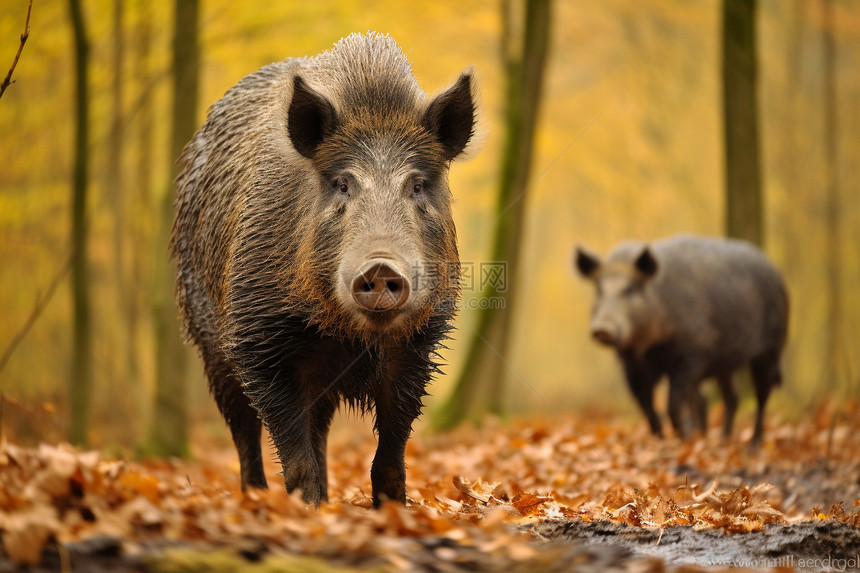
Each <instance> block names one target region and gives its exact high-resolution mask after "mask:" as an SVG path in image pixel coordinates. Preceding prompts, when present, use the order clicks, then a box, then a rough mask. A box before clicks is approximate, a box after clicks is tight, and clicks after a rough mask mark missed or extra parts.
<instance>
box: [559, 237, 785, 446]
mask: <svg viewBox="0 0 860 573" xmlns="http://www.w3.org/2000/svg"><path fill="white" fill-rule="evenodd" d="M576 267H577V268H578V270H579V272H580V273H581V274H582V275H583V276H584V277H586V278H588V279H590V280H592V281H593V282H594V283H595V286H596V287H597V296H596V298H595V301H594V306H593V309H592V314H591V334H592V336H593V337H594V338H595V340H597V341H598V342H601V343H603V344H606V345H609V346H611V347H614V348H615V349H616V351H617V352H618V357H619V358H620V360H621V363H622V365H623V367H624V371H625V374H626V377H627V382H628V384H629V386H630V389H631V391H632V392H633V394H634V396H635V398H636V400H637V402H638V403H639V405H640V406H641V408H642V410H643V412H644V413H645V415H646V417H647V418H648V422H649V424H650V425H651V430H652V431H653V432H654V433H655V434H657V435H661V424H660V419H659V418H658V416H657V414H656V412H655V411H654V405H653V391H654V385H655V384H656V383H657V382H658V381H659V379H660V377H662V376H663V375H664V374H665V375H667V376H668V378H669V417H670V419H671V421H672V425H673V426H674V428H675V430H676V431H678V432H679V433H680V434H681V435H682V436H684V435H686V434H687V433H689V431H690V430H691V426H692V425H693V424H694V423H695V422H698V423H699V425H700V426H701V427H703V428H704V425H705V422H706V420H705V412H704V400H703V398H702V397H701V394H700V393H699V385H700V382H701V381H702V380H704V379H706V378H716V379H717V382H718V383H719V387H720V390H721V392H722V394H723V399H724V401H725V421H724V426H723V432H724V435H725V436H726V437H728V436H730V435H731V431H732V424H733V420H734V415H735V410H736V409H737V404H738V397H737V393H736V391H735V389H734V386H733V384H732V374H733V373H734V371H735V370H737V369H739V368H741V367H742V366H745V365H747V364H748V365H749V366H750V369H751V372H752V379H753V382H754V385H755V391H756V397H757V400H758V409H757V414H756V421H755V433H754V435H753V444H759V443H760V442H761V439H762V423H763V416H764V408H765V404H766V402H767V398H768V396H769V394H770V391H771V389H772V388H773V387H774V386H776V385H779V383H780V382H781V379H782V376H781V371H780V365H779V360H780V355H781V353H782V349H783V347H784V345H785V340H786V335H787V328H788V295H787V293H786V289H785V284H784V283H783V280H782V278H781V277H780V274H779V272H778V271H777V270H776V269H775V268H774V266H773V265H772V264H771V263H770V262H769V261H768V260H767V258H766V257H765V256H764V254H763V253H762V252H761V251H760V250H759V249H757V248H756V247H754V246H752V245H751V244H749V243H746V242H743V241H738V240H732V239H708V238H699V237H693V236H677V237H672V238H669V239H665V240H661V241H656V242H654V243H651V244H642V243H633V242H630V243H622V244H621V245H619V246H617V247H616V248H615V249H614V250H613V251H612V253H611V254H610V255H609V257H608V259H607V260H606V261H605V262H602V261H601V260H600V259H599V258H598V257H597V256H595V255H593V254H591V253H589V252H588V251H586V250H585V249H583V248H582V247H578V248H577V253H576ZM685 410H689V412H685Z"/></svg>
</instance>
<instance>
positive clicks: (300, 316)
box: [171, 34, 477, 505]
mask: <svg viewBox="0 0 860 573" xmlns="http://www.w3.org/2000/svg"><path fill="white" fill-rule="evenodd" d="M476 106H477V104H476V96H475V87H474V85H473V80H472V74H471V72H470V70H466V71H465V72H463V74H462V75H460V77H459V79H458V80H457V81H456V83H455V84H454V85H453V86H452V87H450V88H448V89H447V90H445V91H443V92H441V93H440V94H439V95H438V96H436V97H434V98H426V96H425V94H424V92H423V91H421V89H420V88H419V87H418V84H417V82H416V80H415V78H414V77H413V75H412V70H411V67H410V64H409V62H408V61H407V60H406V57H405V56H404V55H403V53H402V51H401V50H400V48H399V47H398V46H397V45H396V44H395V43H394V41H393V40H391V39H390V38H389V37H387V36H383V35H378V34H368V35H357V34H356V35H351V36H349V37H347V38H345V39H342V40H341V41H340V42H338V43H337V44H335V45H334V47H333V48H332V49H331V50H330V51H327V52H324V53H322V54H320V55H318V56H316V57H313V58H304V59H288V60H285V61H282V62H280V63H275V64H271V65H268V66H265V67H263V68H262V69H260V70H259V71H257V72H254V73H252V74H250V75H249V76H247V77H245V78H244V79H242V80H241V81H240V82H239V83H238V84H237V85H236V86H234V87H233V88H231V89H230V90H229V91H228V92H227V93H226V94H225V95H224V97H222V98H221V99H220V100H219V101H217V102H216V103H215V104H214V105H213V106H212V108H211V109H210V110H209V115H208V118H207V120H206V122H205V124H204V125H203V127H201V128H200V130H199V131H198V132H197V134H196V135H195V136H194V139H192V140H191V142H190V143H189V144H188V145H187V147H186V148H185V150H184V152H183V154H182V157H181V159H180V162H181V167H182V171H181V174H180V175H179V177H178V178H177V182H176V210H177V214H176V221H175V224H174V227H173V235H172V241H171V252H172V255H173V256H174V257H175V258H176V261H177V274H178V276H177V282H176V291H177V298H178V301H179V304H180V306H181V308H182V312H183V314H184V318H185V327H186V331H187V335H188V336H189V338H190V339H191V340H192V341H193V342H194V343H195V344H196V345H197V346H198V348H199V350H200V353H201V355H202V358H203V362H204V365H205V370H206V374H207V376H208V378H209V385H210V389H211V391H212V394H213V395H214V398H215V401H216V402H217V404H218V407H219V409H220V411H221V414H222V415H223V416H224V418H225V420H226V422H227V424H228V425H229V427H230V431H231V432H232V436H233V441H234V443H235V444H236V449H237V450H238V453H239V460H240V463H241V477H242V487H243V489H244V488H248V487H257V488H265V487H266V478H265V476H264V474H263V464H262V456H261V448H260V436H261V420H262V423H263V424H265V425H266V427H267V428H268V430H269V433H270V435H271V438H272V441H273V443H274V445H275V447H276V448H277V452H278V456H279V457H280V461H281V465H282V466H283V476H284V484H285V486H286V489H287V491H289V492H292V491H294V490H297V489H298V490H301V491H302V496H303V499H304V500H305V501H306V502H307V503H310V504H319V502H320V501H321V500H326V499H327V495H328V490H327V484H326V440H327V435H328V430H329V425H330V423H331V419H332V416H333V414H334V412H335V410H336V408H337V407H338V405H339V404H340V402H341V401H345V402H347V403H348V404H349V405H350V406H351V407H357V408H359V409H361V410H362V411H364V412H367V411H370V410H372V409H373V410H374V414H375V423H374V431H375V432H376V433H377V435H378V447H377V450H376V456H375V457H374V459H373V465H372V467H371V471H370V476H371V482H372V484H373V502H374V504H375V505H378V504H379V503H380V502H381V501H382V500H385V499H391V500H398V501H400V502H403V501H405V498H406V487H405V476H406V470H405V466H404V452H405V449H406V441H407V439H408V437H409V434H410V433H411V431H412V423H413V421H414V420H415V418H416V417H417V416H418V415H419V414H420V411H421V409H422V407H423V406H422V398H423V397H424V396H425V395H426V391H425V386H426V385H427V383H428V382H429V381H430V379H431V378H432V376H433V374H434V373H435V372H437V371H438V364H437V362H436V357H437V354H436V351H437V349H438V348H439V347H440V344H441V343H442V342H443V341H444V340H445V339H446V338H448V336H447V333H448V332H449V330H450V328H451V320H452V318H453V316H454V312H455V306H456V301H457V298H458V296H459V276H460V262H459V257H458V254H457V244H456V235H455V229H454V222H453V220H452V215H451V192H450V190H449V188H448V169H449V166H450V163H451V161H452V160H453V159H455V158H457V157H459V156H461V155H462V154H463V152H464V150H465V148H466V146H467V144H468V143H469V142H470V140H472V139H473V133H474V128H475V117H476Z"/></svg>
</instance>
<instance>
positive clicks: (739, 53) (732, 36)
mask: <svg viewBox="0 0 860 573" xmlns="http://www.w3.org/2000/svg"><path fill="white" fill-rule="evenodd" d="M755 24H756V2H755V0H723V106H724V111H725V113H724V125H725V134H726V139H725V149H726V233H727V234H728V235H729V236H730V237H737V238H741V239H746V240H748V241H750V242H752V243H755V244H757V245H762V242H763V240H764V217H763V211H762V196H761V195H762V194H761V168H760V160H759V135H758V131H759V130H758V112H757V107H756V81H757V65H756V45H755V43H756V34H755Z"/></svg>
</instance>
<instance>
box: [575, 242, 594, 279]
mask: <svg viewBox="0 0 860 573" xmlns="http://www.w3.org/2000/svg"><path fill="white" fill-rule="evenodd" d="M576 268H577V269H578V270H579V274H581V275H582V276H584V277H585V278H590V277H592V276H594V273H595V272H596V271H597V269H599V268H600V259H599V258H598V257H596V256H594V255H592V254H591V253H589V252H588V251H586V250H585V249H583V248H582V247H580V246H577V247H576Z"/></svg>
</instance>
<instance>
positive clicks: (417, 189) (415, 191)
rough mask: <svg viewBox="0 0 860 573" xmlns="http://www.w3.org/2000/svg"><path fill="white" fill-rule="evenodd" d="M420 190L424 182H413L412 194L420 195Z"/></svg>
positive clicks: (422, 188) (422, 189)
mask: <svg viewBox="0 0 860 573" xmlns="http://www.w3.org/2000/svg"><path fill="white" fill-rule="evenodd" d="M422 191H424V183H423V182H421V181H419V182H418V183H415V184H414V185H413V186H412V194H413V195H420V194H421V192H422Z"/></svg>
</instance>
